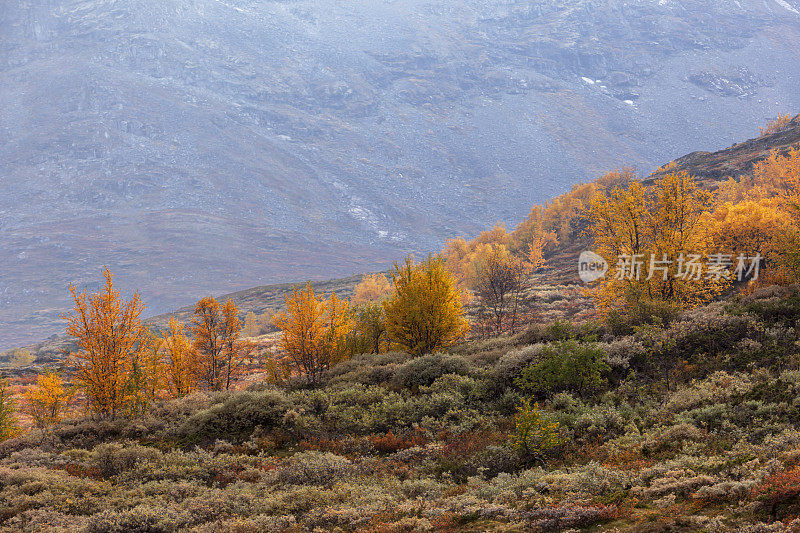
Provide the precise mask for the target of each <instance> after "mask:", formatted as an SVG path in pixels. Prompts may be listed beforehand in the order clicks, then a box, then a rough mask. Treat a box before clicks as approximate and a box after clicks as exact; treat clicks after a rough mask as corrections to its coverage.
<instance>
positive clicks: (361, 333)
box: [347, 303, 386, 355]
mask: <svg viewBox="0 0 800 533" xmlns="http://www.w3.org/2000/svg"><path fill="white" fill-rule="evenodd" d="M352 315H353V329H352V331H351V333H350V335H349V336H348V339H347V351H348V352H349V353H350V354H351V355H356V354H362V353H381V352H383V351H385V349H386V315H385V314H384V312H383V306H381V305H380V304H379V303H366V304H362V305H358V306H355V307H353V308H352Z"/></svg>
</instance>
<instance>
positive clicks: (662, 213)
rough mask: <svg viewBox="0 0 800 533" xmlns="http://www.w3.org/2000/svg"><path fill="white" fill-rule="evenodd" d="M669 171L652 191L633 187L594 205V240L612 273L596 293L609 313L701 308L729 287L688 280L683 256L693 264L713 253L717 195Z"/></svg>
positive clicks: (717, 281) (597, 198)
mask: <svg viewBox="0 0 800 533" xmlns="http://www.w3.org/2000/svg"><path fill="white" fill-rule="evenodd" d="M665 170H667V173H666V174H664V175H663V176H662V177H660V178H659V179H658V180H657V181H656V182H655V183H654V184H653V186H652V187H651V188H649V189H648V188H646V187H645V186H644V185H643V184H642V183H640V182H636V181H633V182H630V183H629V184H628V185H627V186H625V187H614V188H613V189H611V190H610V191H608V192H606V193H600V194H598V195H597V196H595V197H594V199H593V201H592V204H591V208H590V211H589V219H590V227H589V234H590V235H591V237H592V238H593V241H594V247H595V251H596V252H597V253H599V254H600V255H602V256H603V257H604V258H605V259H606V260H607V261H608V262H609V265H610V267H611V268H610V270H609V274H608V275H607V276H606V277H605V278H604V279H603V280H601V282H600V283H599V286H598V287H597V290H596V291H595V293H594V296H595V298H596V300H597V303H598V304H599V307H600V310H601V312H603V313H608V312H610V311H630V310H632V309H636V308H637V306H641V305H644V306H647V305H650V304H655V305H659V302H660V303H667V304H672V305H675V306H683V305H695V304H698V303H700V302H703V301H707V300H708V299H710V298H711V297H713V296H714V295H716V294H718V293H719V292H720V291H721V290H722V288H724V286H725V284H726V283H727V280H726V279H724V278H722V279H707V278H706V277H704V276H701V277H700V279H694V278H695V276H694V275H688V276H684V275H682V274H685V273H686V272H685V269H686V268H687V266H686V265H687V264H688V263H685V262H682V261H681V260H680V258H681V254H683V257H684V259H688V258H689V257H690V256H692V255H699V256H703V254H705V253H706V252H707V251H709V250H708V248H707V244H708V241H707V239H706V227H705V225H704V222H705V218H704V217H705V216H706V215H707V213H708V211H709V210H710V209H711V207H712V195H711V193H710V192H708V191H707V190H704V189H701V188H700V187H699V186H698V185H697V183H696V181H695V180H694V178H693V177H692V176H690V175H689V174H687V173H686V172H682V171H669V170H670V169H665ZM651 265H652V266H653V267H654V268H651ZM682 270H683V271H684V272H682ZM651 274H652V276H651Z"/></svg>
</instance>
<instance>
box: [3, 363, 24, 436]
mask: <svg viewBox="0 0 800 533" xmlns="http://www.w3.org/2000/svg"><path fill="white" fill-rule="evenodd" d="M21 431H22V430H21V429H20V427H19V421H18V420H17V411H16V404H15V402H14V399H13V398H12V397H11V391H9V390H8V381H7V380H6V378H4V377H0V442H2V441H4V440H7V439H11V438H14V437H16V436H17V435H19V434H20V433H21Z"/></svg>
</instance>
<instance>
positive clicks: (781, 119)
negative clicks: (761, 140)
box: [758, 114, 792, 137]
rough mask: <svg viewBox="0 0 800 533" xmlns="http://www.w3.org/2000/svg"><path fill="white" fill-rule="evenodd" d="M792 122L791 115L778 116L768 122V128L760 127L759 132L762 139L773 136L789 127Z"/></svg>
mask: <svg viewBox="0 0 800 533" xmlns="http://www.w3.org/2000/svg"><path fill="white" fill-rule="evenodd" d="M791 121H792V116H791V115H788V114H786V115H778V116H777V117H776V118H774V119H772V120H770V121H769V122H767V125H766V126H759V128H758V131H759V133H760V135H761V137H765V136H767V135H772V134H773V133H776V132H778V131H780V130H781V129H783V128H785V127H786V126H788V125H789V123H790V122H791Z"/></svg>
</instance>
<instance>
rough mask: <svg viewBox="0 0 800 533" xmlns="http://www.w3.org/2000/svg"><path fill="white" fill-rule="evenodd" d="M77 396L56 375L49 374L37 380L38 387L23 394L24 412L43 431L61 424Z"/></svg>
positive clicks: (40, 376)
mask: <svg viewBox="0 0 800 533" xmlns="http://www.w3.org/2000/svg"><path fill="white" fill-rule="evenodd" d="M74 395H75V389H73V388H70V387H65V386H64V381H63V380H62V379H61V378H60V377H59V376H58V375H56V374H54V373H52V372H48V373H46V374H43V375H39V376H37V378H36V385H34V386H33V387H31V388H29V389H28V390H26V391H25V392H24V393H23V398H24V400H25V405H24V410H25V412H26V413H27V414H28V415H29V416H30V417H31V419H32V420H33V424H34V426H36V427H37V428H39V429H41V430H45V429H47V428H48V427H50V426H52V425H53V424H56V423H58V422H60V421H61V420H62V419H63V417H64V414H65V412H66V411H67V409H68V408H69V404H70V402H71V401H72V398H73V396H74Z"/></svg>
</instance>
